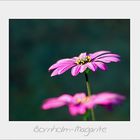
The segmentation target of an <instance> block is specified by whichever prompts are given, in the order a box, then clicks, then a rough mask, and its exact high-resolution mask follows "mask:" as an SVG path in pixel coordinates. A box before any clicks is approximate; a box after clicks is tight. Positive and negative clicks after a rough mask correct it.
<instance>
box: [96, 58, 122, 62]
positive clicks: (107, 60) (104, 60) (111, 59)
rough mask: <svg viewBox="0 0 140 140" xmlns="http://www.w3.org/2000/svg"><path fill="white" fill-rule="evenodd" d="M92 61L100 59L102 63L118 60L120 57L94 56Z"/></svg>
mask: <svg viewBox="0 0 140 140" xmlns="http://www.w3.org/2000/svg"><path fill="white" fill-rule="evenodd" d="M94 61H102V62H104V63H110V62H119V61H120V59H119V58H117V57H103V58H96V59H95V60H94Z"/></svg>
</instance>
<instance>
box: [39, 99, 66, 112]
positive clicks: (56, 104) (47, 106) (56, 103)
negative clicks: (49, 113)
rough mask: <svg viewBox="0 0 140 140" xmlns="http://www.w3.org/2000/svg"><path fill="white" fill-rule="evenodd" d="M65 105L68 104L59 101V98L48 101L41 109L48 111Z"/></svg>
mask: <svg viewBox="0 0 140 140" xmlns="http://www.w3.org/2000/svg"><path fill="white" fill-rule="evenodd" d="M65 104H66V103H65V102H63V101H59V100H57V98H52V99H48V100H46V101H45V102H44V103H43V105H42V107H41V108H42V109H43V110H48V109H52V108H57V107H61V106H64V105H65Z"/></svg>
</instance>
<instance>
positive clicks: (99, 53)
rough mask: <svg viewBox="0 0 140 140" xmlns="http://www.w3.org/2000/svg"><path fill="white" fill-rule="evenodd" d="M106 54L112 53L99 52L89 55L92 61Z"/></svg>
mask: <svg viewBox="0 0 140 140" xmlns="http://www.w3.org/2000/svg"><path fill="white" fill-rule="evenodd" d="M105 53H110V51H98V52H95V53H92V54H89V56H90V57H91V59H94V58H95V57H97V56H100V55H102V54H105Z"/></svg>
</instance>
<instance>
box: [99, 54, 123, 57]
mask: <svg viewBox="0 0 140 140" xmlns="http://www.w3.org/2000/svg"><path fill="white" fill-rule="evenodd" d="M103 57H120V56H119V55H118V54H113V53H108V54H103V55H100V56H98V57H97V58H103Z"/></svg>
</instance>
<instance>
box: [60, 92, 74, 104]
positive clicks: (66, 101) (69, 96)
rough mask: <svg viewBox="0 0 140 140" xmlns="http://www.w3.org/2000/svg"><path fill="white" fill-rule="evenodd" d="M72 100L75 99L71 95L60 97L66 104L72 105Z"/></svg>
mask: <svg viewBox="0 0 140 140" xmlns="http://www.w3.org/2000/svg"><path fill="white" fill-rule="evenodd" d="M72 98H73V97H72V96H71V95H68V94H64V95H62V96H60V97H58V100H59V101H63V102H65V103H71V102H72Z"/></svg>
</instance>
